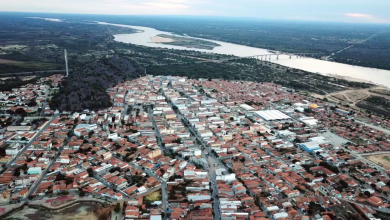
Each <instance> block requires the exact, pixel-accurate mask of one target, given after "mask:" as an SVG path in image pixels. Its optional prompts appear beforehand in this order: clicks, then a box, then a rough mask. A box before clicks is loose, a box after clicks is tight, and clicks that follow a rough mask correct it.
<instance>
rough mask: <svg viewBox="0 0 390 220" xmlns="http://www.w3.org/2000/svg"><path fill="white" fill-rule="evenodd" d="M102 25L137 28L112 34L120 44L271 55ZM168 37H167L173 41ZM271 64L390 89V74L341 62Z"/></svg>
mask: <svg viewBox="0 0 390 220" xmlns="http://www.w3.org/2000/svg"><path fill="white" fill-rule="evenodd" d="M98 23H99V24H101V25H113V26H119V27H127V28H132V29H138V30H141V31H142V32H139V33H135V34H120V35H114V40H115V41H117V42H122V43H130V44H134V45H139V46H147V47H155V48H167V49H176V50H192V51H199V52H208V53H210V52H211V53H216V54H226V55H234V56H239V57H250V56H257V55H266V54H270V52H269V50H267V49H262V48H256V47H249V46H244V45H239V44H233V43H227V42H222V41H215V40H208V39H203V38H194V37H188V38H192V39H198V40H204V41H208V42H212V43H216V44H218V45H220V46H217V47H214V48H213V49H212V50H206V49H199V48H186V47H183V46H177V45H171V44H167V43H154V42H151V40H150V39H151V38H152V37H155V36H158V35H169V36H172V37H173V36H174V35H173V34H171V33H169V32H164V31H158V30H156V29H154V28H149V27H140V26H131V25H121V24H111V23H104V22H98ZM172 37H170V38H172ZM269 61H270V62H272V63H277V64H280V65H282V66H286V67H290V68H295V69H300V70H304V71H308V72H312V73H319V74H322V75H336V76H337V77H342V78H344V77H346V78H344V79H347V80H352V81H357V82H359V81H362V80H363V81H366V82H371V83H373V84H376V85H383V86H386V87H390V71H389V70H382V69H375V68H368V67H361V66H353V65H348V64H343V63H337V62H332V61H326V60H319V59H314V58H308V57H300V58H297V57H292V58H291V59H290V56H288V55H280V56H279V59H276V56H275V57H273V58H271V60H269Z"/></svg>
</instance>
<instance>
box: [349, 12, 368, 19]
mask: <svg viewBox="0 0 390 220" xmlns="http://www.w3.org/2000/svg"><path fill="white" fill-rule="evenodd" d="M344 15H345V16H347V17H351V18H370V19H371V18H373V17H374V16H372V15H369V14H360V13H345V14H344Z"/></svg>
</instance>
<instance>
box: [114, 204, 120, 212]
mask: <svg viewBox="0 0 390 220" xmlns="http://www.w3.org/2000/svg"><path fill="white" fill-rule="evenodd" d="M114 211H115V212H116V213H118V212H120V211H121V204H119V202H118V203H117V204H116V205H115V208H114Z"/></svg>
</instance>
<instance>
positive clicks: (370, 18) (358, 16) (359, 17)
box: [344, 13, 390, 23]
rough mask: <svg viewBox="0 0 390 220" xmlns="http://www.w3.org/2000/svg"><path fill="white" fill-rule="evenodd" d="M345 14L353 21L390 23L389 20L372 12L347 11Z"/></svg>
mask: <svg viewBox="0 0 390 220" xmlns="http://www.w3.org/2000/svg"><path fill="white" fill-rule="evenodd" d="M344 16H346V17H348V18H350V19H351V21H352V22H354V21H355V22H356V21H357V22H368V23H390V21H389V20H387V19H383V18H380V17H377V16H374V15H370V14H362V13H345V14H344Z"/></svg>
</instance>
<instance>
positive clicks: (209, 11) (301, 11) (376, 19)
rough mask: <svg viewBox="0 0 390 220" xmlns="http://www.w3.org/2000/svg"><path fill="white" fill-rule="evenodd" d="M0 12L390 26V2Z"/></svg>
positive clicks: (68, 5) (64, 3)
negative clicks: (256, 19) (217, 17)
mask: <svg viewBox="0 0 390 220" xmlns="http://www.w3.org/2000/svg"><path fill="white" fill-rule="evenodd" d="M0 11H18V12H50V13H78V14H120V15H199V16H202V15H207V16H229V17H255V18H265V19H283V20H309V21H336V22H356V23H390V12H389V11H390V0H0Z"/></svg>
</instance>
